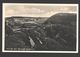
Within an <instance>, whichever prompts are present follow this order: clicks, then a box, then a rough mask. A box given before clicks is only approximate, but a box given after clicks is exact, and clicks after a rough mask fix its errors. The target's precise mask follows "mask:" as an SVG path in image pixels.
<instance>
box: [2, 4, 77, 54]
mask: <svg viewBox="0 0 80 57" xmlns="http://www.w3.org/2000/svg"><path fill="white" fill-rule="evenodd" d="M5 5H35V6H39V5H40V6H41V5H45V6H77V24H76V27H77V29H76V51H5V49H4V47H5V44H4V43H5V10H4V8H5ZM2 6H3V8H2V10H3V12H2V14H3V15H2V17H3V18H2V52H16V53H78V45H79V38H78V24H79V23H78V20H79V15H78V14H79V12H78V11H79V10H78V9H79V8H78V7H79V5H78V4H41V3H3V4H2Z"/></svg>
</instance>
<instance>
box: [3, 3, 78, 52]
mask: <svg viewBox="0 0 80 57" xmlns="http://www.w3.org/2000/svg"><path fill="white" fill-rule="evenodd" d="M2 10H3V18H2V52H19V53H20V52H23V53H78V19H79V18H78V4H47V3H46V4H42V3H3V9H2Z"/></svg>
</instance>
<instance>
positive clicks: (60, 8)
mask: <svg viewBox="0 0 80 57" xmlns="http://www.w3.org/2000/svg"><path fill="white" fill-rule="evenodd" d="M3 9H4V14H5V16H8V17H9V16H26V17H27V16H28V17H30V16H31V17H49V16H52V15H53V14H55V13H59V12H73V13H74V12H77V7H76V6H73V5H66V6H65V5H37V4H36V5H34V4H31V5H28V4H25V5H21V4H11V5H10V4H5V5H4V7H3Z"/></svg>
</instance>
